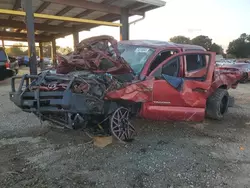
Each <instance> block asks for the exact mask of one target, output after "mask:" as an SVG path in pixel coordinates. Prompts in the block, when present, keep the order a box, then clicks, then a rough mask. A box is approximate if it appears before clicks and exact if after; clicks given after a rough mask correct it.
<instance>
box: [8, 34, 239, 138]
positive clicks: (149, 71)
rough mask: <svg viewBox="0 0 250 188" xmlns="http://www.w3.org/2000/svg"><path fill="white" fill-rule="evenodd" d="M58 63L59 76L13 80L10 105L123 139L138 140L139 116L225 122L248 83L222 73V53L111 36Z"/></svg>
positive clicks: (81, 45)
mask: <svg viewBox="0 0 250 188" xmlns="http://www.w3.org/2000/svg"><path fill="white" fill-rule="evenodd" d="M58 62H59V64H58V66H57V68H56V70H47V71H43V72H41V73H40V74H39V75H23V76H22V77H13V78H12V84H11V87H12V88H11V92H10V100H11V101H13V102H14V103H15V104H16V105H17V106H18V107H20V108H21V109H22V110H23V111H25V112H31V113H34V114H35V115H36V116H37V117H39V118H40V119H41V120H42V121H45V120H47V121H50V122H52V123H55V124H58V125H61V126H64V127H67V128H70V129H88V128H92V129H95V130H96V129H102V130H105V132H106V133H108V134H113V136H115V137H116V138H117V139H119V140H121V141H128V140H131V139H132V138H133V137H134V136H135V128H134V126H133V125H132V123H131V121H130V119H131V118H132V117H142V118H146V119H151V120H164V121H165V120H177V121H202V120H203V119H204V118H205V117H210V118H213V119H217V120H221V119H222V118H223V117H224V114H225V113H226V112H227V110H228V104H229V94H228V91H227V90H228V89H230V88H236V87H237V84H238V80H240V77H241V75H240V73H238V72H235V71H234V72H230V71H223V70H216V69H215V53H212V52H207V51H206V50H205V49H204V48H202V47H200V46H195V45H184V44H174V43H169V42H163V41H150V40H131V41H121V42H117V41H116V40H115V39H114V38H113V37H111V36H98V37H92V38H88V39H85V40H83V41H81V42H80V43H79V44H78V46H77V47H76V49H75V51H74V52H73V53H71V54H68V55H67V56H58ZM17 80H19V81H20V83H19V86H18V87H17V88H16V83H17Z"/></svg>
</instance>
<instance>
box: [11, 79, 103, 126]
mask: <svg viewBox="0 0 250 188" xmlns="http://www.w3.org/2000/svg"><path fill="white" fill-rule="evenodd" d="M39 79H40V81H42V80H46V81H63V82H64V83H67V88H66V89H65V90H64V91H40V90H39V89H36V90H35V91H29V89H28V88H29V86H30V85H31V84H32V82H33V83H34V82H38V80H39ZM75 79H76V77H67V76H65V75H46V74H41V75H23V76H15V77H13V78H12V79H11V92H10V94H9V95H10V100H11V101H12V102H14V103H15V104H16V105H17V106H18V107H20V108H21V109H22V110H23V111H25V112H33V113H34V114H35V115H37V116H38V117H39V118H40V119H41V120H49V121H52V122H53V123H57V124H60V125H63V126H67V127H69V128H72V125H74V124H75V123H76V122H78V123H79V124H80V123H83V122H84V117H85V116H86V115H103V114H104V107H103V106H104V100H101V99H97V98H96V97H93V96H90V95H86V94H82V93H73V92H72V91H71V86H72V84H73V82H74V80H75ZM18 80H19V81H20V83H19V86H18V88H16V83H17V81H18ZM59 117H60V118H59Z"/></svg>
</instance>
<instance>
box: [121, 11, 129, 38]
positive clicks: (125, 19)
mask: <svg viewBox="0 0 250 188" xmlns="http://www.w3.org/2000/svg"><path fill="white" fill-rule="evenodd" d="M128 13H129V11H128V9H126V8H123V9H122V10H121V24H122V26H121V27H120V40H129V14H128Z"/></svg>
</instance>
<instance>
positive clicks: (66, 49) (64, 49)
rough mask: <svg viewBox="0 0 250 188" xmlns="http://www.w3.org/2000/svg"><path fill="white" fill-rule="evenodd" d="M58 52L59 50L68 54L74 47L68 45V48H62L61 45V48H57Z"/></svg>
mask: <svg viewBox="0 0 250 188" xmlns="http://www.w3.org/2000/svg"><path fill="white" fill-rule="evenodd" d="M57 52H59V53H60V54H63V55H67V54H69V53H70V52H73V49H72V48H70V47H66V48H61V47H59V48H58V49H57Z"/></svg>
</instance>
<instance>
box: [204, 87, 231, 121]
mask: <svg viewBox="0 0 250 188" xmlns="http://www.w3.org/2000/svg"><path fill="white" fill-rule="evenodd" d="M228 106H229V94H228V91H227V90H226V89H217V90H216V91H215V92H214V93H213V94H212V95H211V96H210V97H209V98H208V99H207V108H206V116H207V117H209V118H211V119H216V120H222V119H223V118H224V114H225V113H226V112H227V111H228Z"/></svg>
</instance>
